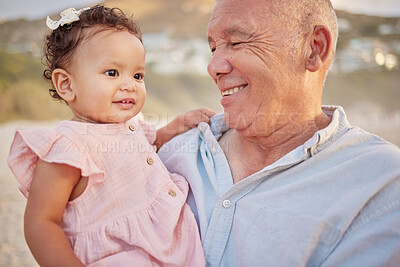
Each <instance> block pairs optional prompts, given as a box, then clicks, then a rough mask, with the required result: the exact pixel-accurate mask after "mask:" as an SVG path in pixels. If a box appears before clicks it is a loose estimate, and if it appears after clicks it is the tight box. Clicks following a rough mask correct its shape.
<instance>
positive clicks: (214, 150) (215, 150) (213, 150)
mask: <svg viewBox="0 0 400 267" xmlns="http://www.w3.org/2000/svg"><path fill="white" fill-rule="evenodd" d="M211 153H213V155H215V154H217V148H215V147H212V148H211Z"/></svg>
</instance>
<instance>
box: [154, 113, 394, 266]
mask: <svg viewBox="0 0 400 267" xmlns="http://www.w3.org/2000/svg"><path fill="white" fill-rule="evenodd" d="M324 112H325V113H326V114H328V115H329V116H330V117H331V118H332V121H331V123H330V124H329V125H328V127H326V128H325V129H322V130H320V131H318V132H316V133H315V134H314V136H313V137H312V138H311V139H309V140H308V141H307V142H305V143H304V144H303V145H301V146H299V147H297V148H296V149H294V150H293V151H291V152H290V153H288V154H286V155H285V156H284V157H282V158H281V159H279V160H278V161H276V162H275V163H273V164H271V165H269V166H266V167H265V168H264V169H262V170H261V171H259V172H257V173H255V174H253V175H251V176H249V177H247V178H245V179H244V180H242V181H240V182H239V183H237V184H235V185H234V184H233V181H232V175H231V172H230V169H229V166H228V163H227V160H226V158H225V155H224V154H223V152H222V150H221V147H220V146H219V144H218V142H217V140H218V139H219V138H220V137H221V135H222V133H223V132H225V131H226V130H227V129H228V128H227V126H226V125H225V123H224V121H223V114H219V115H216V116H214V117H213V118H211V123H210V124H211V127H210V126H209V125H208V124H205V123H201V124H199V126H198V127H197V128H195V129H192V130H190V131H188V132H186V133H184V134H182V135H179V136H177V137H175V138H174V139H172V140H171V141H170V142H168V143H167V144H165V145H164V146H163V147H162V148H161V149H160V151H159V155H160V157H161V159H162V160H163V161H164V163H165V164H166V166H167V168H168V169H169V170H170V171H171V172H176V173H179V174H181V175H183V176H184V177H186V179H187V180H188V182H189V184H190V186H191V192H190V193H189V196H188V200H187V202H188V203H189V205H190V206H191V207H192V210H193V212H194V214H195V217H196V220H197V222H198V224H199V228H200V234H201V238H202V243H203V246H204V252H205V256H206V259H207V266H229V267H231V266H246V267H247V266H249V267H254V266H321V265H322V266H363V267H365V266H400V150H399V148H398V147H396V146H394V145H392V144H390V143H388V142H386V141H384V140H382V139H381V138H379V137H377V136H375V135H372V134H370V133H367V132H365V131H363V130H362V129H360V128H358V127H352V126H350V125H349V123H348V122H347V119H346V115H345V113H344V111H343V109H342V108H341V107H333V106H332V107H324Z"/></svg>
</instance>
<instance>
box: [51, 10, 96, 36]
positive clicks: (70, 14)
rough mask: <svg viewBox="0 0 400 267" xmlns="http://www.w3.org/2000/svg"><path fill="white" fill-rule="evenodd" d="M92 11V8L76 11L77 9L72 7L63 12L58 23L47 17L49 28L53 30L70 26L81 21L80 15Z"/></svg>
mask: <svg viewBox="0 0 400 267" xmlns="http://www.w3.org/2000/svg"><path fill="white" fill-rule="evenodd" d="M88 9H90V7H85V8H82V9H79V10H75V8H73V7H71V8H68V9H66V10H64V11H63V12H61V13H60V16H61V18H60V19H59V20H58V21H54V20H52V19H50V18H49V17H47V21H46V24H47V27H49V28H50V29H52V30H55V29H57V28H58V27H59V26H60V25H61V26H63V25H65V24H70V23H72V22H74V21H78V20H79V15H80V14H81V13H82V12H83V11H85V10H88Z"/></svg>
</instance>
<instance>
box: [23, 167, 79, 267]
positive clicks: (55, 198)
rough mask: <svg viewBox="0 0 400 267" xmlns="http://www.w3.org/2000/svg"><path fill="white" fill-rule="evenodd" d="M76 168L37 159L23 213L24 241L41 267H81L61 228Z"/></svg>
mask: <svg viewBox="0 0 400 267" xmlns="http://www.w3.org/2000/svg"><path fill="white" fill-rule="evenodd" d="M80 177H81V172H80V170H79V169H76V168H74V167H71V166H69V165H65V164H57V163H47V162H44V161H42V160H39V161H38V163H37V166H36V170H35V173H34V176H33V181H32V185H31V187H30V192H29V197H28V203H27V205H26V210H25V218H24V222H25V238H26V242H27V243H28V246H29V248H30V250H31V251H32V254H33V256H34V257H35V259H36V261H37V262H38V263H39V265H40V266H84V265H83V264H82V263H81V262H80V261H79V259H78V258H77V257H76V256H75V254H74V252H73V251H72V249H71V246H70V244H69V243H68V241H67V238H66V237H65V234H64V232H63V231H62V229H61V228H60V222H61V218H62V215H63V212H64V208H65V206H66V205H67V202H68V199H69V197H70V194H71V192H72V190H73V189H74V187H75V185H76V184H77V183H78V181H79V179H80Z"/></svg>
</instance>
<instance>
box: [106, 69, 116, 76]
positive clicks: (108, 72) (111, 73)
mask: <svg viewBox="0 0 400 267" xmlns="http://www.w3.org/2000/svg"><path fill="white" fill-rule="evenodd" d="M104 74H105V75H108V76H111V77H116V76H118V71H117V70H107V71H106V72H104Z"/></svg>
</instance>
